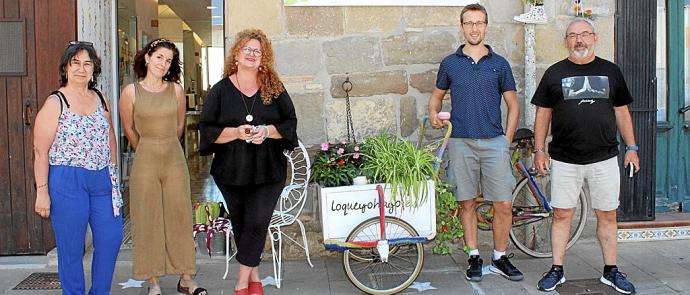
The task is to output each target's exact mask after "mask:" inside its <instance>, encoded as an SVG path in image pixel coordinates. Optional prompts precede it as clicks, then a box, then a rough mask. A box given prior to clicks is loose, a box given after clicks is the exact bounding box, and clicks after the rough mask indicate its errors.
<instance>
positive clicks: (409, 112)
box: [399, 95, 419, 137]
mask: <svg viewBox="0 0 690 295" xmlns="http://www.w3.org/2000/svg"><path fill="white" fill-rule="evenodd" d="M399 113H400V135H401V136H402V137H408V136H410V135H412V133H414V132H415V130H417V127H418V126H419V118H418V116H417V98H416V97H414V96H407V95H406V96H402V97H400V111H399Z"/></svg>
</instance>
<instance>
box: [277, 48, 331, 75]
mask: <svg viewBox="0 0 690 295" xmlns="http://www.w3.org/2000/svg"><path fill="white" fill-rule="evenodd" d="M273 49H274V50H273V51H274V52H275V61H276V66H277V68H278V73H280V74H281V75H287V76H294V75H315V74H316V73H317V72H318V71H319V70H320V69H321V68H322V65H321V59H319V58H317V57H318V56H321V44H320V43H319V42H317V41H314V40H290V41H287V40H285V41H274V42H273Z"/></svg>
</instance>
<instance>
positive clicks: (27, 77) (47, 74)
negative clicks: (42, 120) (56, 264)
mask: <svg viewBox="0 0 690 295" xmlns="http://www.w3.org/2000/svg"><path fill="white" fill-rule="evenodd" d="M76 6H77V1H76V0H0V22H1V21H5V20H14V21H16V20H20V21H23V22H24V32H23V37H24V40H25V41H24V42H25V45H26V46H25V49H26V50H25V52H24V53H25V54H26V55H25V59H26V64H25V73H23V74H9V75H0V255H17V254H45V253H47V252H48V251H50V250H51V249H53V248H54V247H55V242H54V239H53V234H52V231H51V227H50V222H49V221H48V220H42V219H41V218H40V217H39V216H38V215H36V214H35V213H34V210H33V208H34V201H35V198H36V197H35V196H36V189H35V183H34V177H33V145H32V139H33V134H32V124H33V121H34V119H35V117H36V112H37V110H38V109H39V107H40V106H41V105H42V104H43V102H44V101H45V98H46V97H47V96H48V94H50V92H51V91H52V90H54V89H57V88H58V86H59V82H58V81H59V73H58V63H59V59H60V56H61V54H62V51H63V50H64V48H65V47H66V45H67V43H68V42H69V41H71V40H75V39H76V35H77V34H76V26H77V18H76V17H77V14H76V12H77V10H76ZM18 39H19V38H18ZM2 58H7V57H5V56H3V57H2Z"/></svg>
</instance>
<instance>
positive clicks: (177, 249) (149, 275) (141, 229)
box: [120, 39, 206, 295]
mask: <svg viewBox="0 0 690 295" xmlns="http://www.w3.org/2000/svg"><path fill="white" fill-rule="evenodd" d="M134 71H135V73H136V74H137V76H138V77H139V79H140V80H139V81H138V82H135V83H133V84H130V85H127V86H126V87H125V88H124V89H123V91H122V95H121V97H120V117H121V119H122V125H123V128H124V130H125V133H126V135H127V139H128V140H129V143H130V144H131V145H132V147H133V148H134V149H136V155H135V157H134V164H133V165H132V173H131V175H130V178H129V179H130V206H129V207H130V214H131V220H132V238H133V240H134V251H133V252H134V265H133V270H132V277H134V278H135V279H146V280H148V282H149V294H160V293H161V291H160V286H159V284H158V282H159V277H160V276H163V275H168V274H176V275H180V280H179V281H178V283H177V291H179V292H181V293H184V294H192V295H197V294H206V290H205V289H203V288H200V287H199V286H198V285H197V284H196V283H195V282H194V280H193V279H192V274H194V273H196V261H195V255H196V253H195V250H194V240H193V239H192V232H191V231H192V205H191V199H190V188H189V172H188V170H187V162H186V159H185V157H184V154H183V152H182V147H181V145H180V142H179V138H180V136H182V134H183V131H184V115H185V107H186V103H185V99H184V90H183V89H182V87H181V86H180V84H179V79H180V71H181V70H180V62H179V51H178V50H177V48H176V47H175V45H174V44H173V43H172V42H170V41H168V40H165V39H157V40H154V41H152V42H151V43H149V44H147V45H146V46H145V47H144V48H143V49H142V50H140V51H139V52H138V53H137V55H136V57H135V60H134Z"/></svg>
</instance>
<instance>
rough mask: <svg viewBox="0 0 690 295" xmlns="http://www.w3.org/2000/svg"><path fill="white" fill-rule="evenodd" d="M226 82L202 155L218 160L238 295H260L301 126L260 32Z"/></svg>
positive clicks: (205, 129) (205, 125)
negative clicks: (273, 222) (264, 255)
mask: <svg viewBox="0 0 690 295" xmlns="http://www.w3.org/2000/svg"><path fill="white" fill-rule="evenodd" d="M223 76H224V78H223V79H222V80H221V81H220V82H218V83H216V84H215V85H214V86H213V87H212V88H211V90H210V91H209V93H208V96H207V98H206V100H205V101H204V110H203V113H202V114H201V119H200V122H199V128H200V130H201V144H200V148H199V152H200V153H201V155H211V154H215V157H214V159H213V164H212V165H211V175H212V176H213V179H214V180H215V182H216V184H217V185H218V188H219V189H220V191H221V193H222V194H223V198H225V201H226V203H227V204H228V211H229V212H230V221H231V223H232V228H233V232H234V234H235V242H236V244H237V256H236V259H237V261H238V262H239V263H240V269H239V274H238V278H237V283H236V285H235V294H236V295H246V294H252V295H254V294H263V287H262V285H261V280H260V277H259V272H258V266H259V263H260V261H261V252H262V251H263V247H264V243H265V241H266V234H267V232H268V224H269V222H270V219H271V215H272V213H273V209H274V208H275V205H276V203H277V201H278V198H279V197H280V193H281V191H282V189H283V187H284V186H285V177H286V174H287V160H286V158H285V156H284V155H283V151H284V150H286V149H293V148H294V147H295V146H297V132H296V129H297V118H296V116H295V108H294V106H293V104H292V100H291V99H290V96H289V95H288V93H287V91H285V88H284V87H283V84H282V83H281V82H280V79H279V78H278V74H277V73H276V71H275V70H274V60H273V49H272V48H271V43H270V41H269V40H268V38H267V37H266V35H265V34H264V33H263V32H262V31H260V30H256V29H250V30H244V31H241V32H239V33H238V34H237V36H236V37H235V44H234V45H233V46H232V49H231V51H230V53H229V54H228V59H227V60H226V62H225V70H224V73H223Z"/></svg>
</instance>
